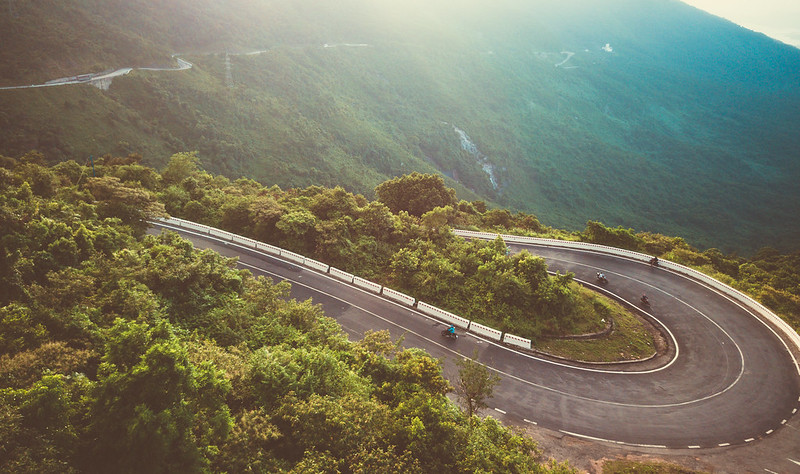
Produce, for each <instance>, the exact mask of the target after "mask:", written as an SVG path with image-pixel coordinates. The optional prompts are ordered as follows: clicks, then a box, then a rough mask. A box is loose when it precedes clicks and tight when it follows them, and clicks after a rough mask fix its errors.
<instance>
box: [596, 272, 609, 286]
mask: <svg viewBox="0 0 800 474" xmlns="http://www.w3.org/2000/svg"><path fill="white" fill-rule="evenodd" d="M597 283H600V284H601V285H605V284H606V283H608V278H606V276H605V275H603V274H602V273H600V272H597Z"/></svg>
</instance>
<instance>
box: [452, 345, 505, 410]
mask: <svg viewBox="0 0 800 474" xmlns="http://www.w3.org/2000/svg"><path fill="white" fill-rule="evenodd" d="M477 358H478V353H477V351H476V352H474V353H473V354H472V357H471V358H469V359H467V358H464V359H461V360H459V361H458V362H456V364H457V365H458V368H459V370H458V380H456V387H455V388H456V395H458V399H459V401H461V403H462V405H463V406H464V408H465V409H466V414H467V416H468V417H472V415H474V414H476V413H477V412H478V410H480V409H482V408H486V407H487V406H488V405H487V404H486V400H488V399H489V398H492V397H493V396H494V387H495V386H496V385H497V384H498V383H500V376H499V375H497V374H494V373H492V372H491V371H490V370H489V369H488V368H487V367H486V366H485V365H483V364H481V363H480V362H478V361H477Z"/></svg>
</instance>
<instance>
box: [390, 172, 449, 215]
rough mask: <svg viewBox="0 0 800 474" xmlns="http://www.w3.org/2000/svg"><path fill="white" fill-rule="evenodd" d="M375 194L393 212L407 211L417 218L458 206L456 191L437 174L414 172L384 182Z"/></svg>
mask: <svg viewBox="0 0 800 474" xmlns="http://www.w3.org/2000/svg"><path fill="white" fill-rule="evenodd" d="M375 194H376V195H377V196H378V201H380V202H382V203H384V204H386V206H387V207H389V209H391V210H392V212H394V213H398V212H400V211H406V212H408V213H409V214H411V215H412V216H417V217H421V216H422V215H423V214H425V213H426V212H428V211H432V210H433V209H435V208H437V207H445V206H455V205H456V204H458V201H456V191H455V190H454V189H452V188H448V187H447V186H445V185H444V180H443V179H442V177H441V176H438V175H435V174H422V173H416V172H414V173H411V174H407V175H405V176H400V177H399V178H394V179H391V180H389V181H384V182H383V183H381V184H379V185H378V186H377V187H376V188H375Z"/></svg>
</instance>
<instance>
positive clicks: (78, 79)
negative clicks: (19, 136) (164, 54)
mask: <svg viewBox="0 0 800 474" xmlns="http://www.w3.org/2000/svg"><path fill="white" fill-rule="evenodd" d="M173 57H174V58H175V60H176V61H177V63H178V65H177V66H176V67H138V68H132V67H124V68H120V69H117V70H115V71H106V72H98V73H88V74H79V75H77V76H69V77H62V78H59V79H53V80H51V81H47V82H45V83H44V84H30V85H22V86H7V87H0V90H12V89H36V88H40V87H55V86H67V85H70V84H91V85H93V86H95V87H97V88H99V89H103V90H107V89H108V87H109V86H110V85H111V81H112V80H113V79H114V78H115V77H119V76H124V75H126V74H128V73H130V72H131V71H133V70H134V69H138V70H140V71H183V70H185V69H190V68H191V67H192V63H190V62H189V61H186V60H184V59H181V58H179V57H177V56H174V55H173Z"/></svg>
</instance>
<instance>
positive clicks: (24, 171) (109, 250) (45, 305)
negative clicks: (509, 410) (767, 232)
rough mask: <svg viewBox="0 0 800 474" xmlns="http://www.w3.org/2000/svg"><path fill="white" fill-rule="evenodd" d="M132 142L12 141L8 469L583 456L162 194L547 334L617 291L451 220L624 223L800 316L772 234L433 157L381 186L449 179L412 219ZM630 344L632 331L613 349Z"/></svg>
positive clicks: (483, 376) (642, 240) (4, 271)
mask: <svg viewBox="0 0 800 474" xmlns="http://www.w3.org/2000/svg"><path fill="white" fill-rule="evenodd" d="M140 159H141V158H140V157H138V156H135V155H131V156H128V157H126V158H119V157H112V156H110V155H108V156H104V157H101V158H99V159H98V160H97V163H96V166H95V170H94V174H96V176H91V175H92V169H91V168H90V167H87V166H81V165H79V164H77V163H75V162H71V161H68V162H63V163H60V164H57V165H55V166H52V167H47V166H44V165H43V163H44V161H45V160H44V158H43V157H42V156H41V155H40V154H37V153H29V154H26V155H25V156H23V157H21V159H19V160H16V159H13V158H7V157H0V224H1V225H2V226H1V227H0V228H2V234H1V235H0V246H1V248H0V249H1V250H2V252H0V259H2V261H0V407H2V410H0V418H2V423H0V426H2V430H0V445H1V446H2V447H3V448H2V450H3V451H2V454H3V456H2V458H1V459H2V463H3V464H2V469H3V470H10V471H55V470H57V471H60V472H79V471H88V472H109V471H114V472H117V471H129V470H133V469H146V470H148V471H156V472H158V471H184V470H190V471H242V470H246V469H250V470H255V471H261V472H275V471H282V472H300V471H308V470H311V471H332V472H333V471H339V472H372V471H376V470H384V469H386V468H391V469H392V470H394V471H401V472H407V471H410V472H430V471H433V470H446V471H455V472H474V471H476V470H478V471H519V472H570V468H569V467H568V466H566V465H559V464H554V463H548V464H547V465H542V464H540V455H539V451H538V450H537V449H536V446H535V443H533V441H531V440H530V439H529V438H526V437H524V436H523V435H521V434H518V433H515V432H513V431H511V430H509V429H506V428H503V427H501V426H500V425H499V424H498V422H497V421H495V420H493V419H491V418H488V419H479V418H477V417H475V416H473V415H472V414H474V413H475V411H476V410H477V409H479V408H480V407H481V406H482V405H481V403H482V400H484V399H485V398H486V397H488V396H490V395H491V389H492V387H493V386H494V384H495V383H496V379H495V378H493V377H492V376H491V375H490V374H487V373H486V372H485V371H482V370H481V367H480V366H479V365H477V363H475V362H474V361H464V362H463V363H462V374H461V375H462V377H461V380H462V382H463V383H461V389H460V390H461V391H462V393H465V394H467V393H468V394H469V395H468V396H469V399H470V400H472V402H471V403H468V404H467V406H466V409H467V413H466V414H465V413H462V412H461V411H459V410H458V409H457V408H455V406H454V405H453V404H452V403H451V402H450V401H449V400H448V399H447V397H446V394H447V393H448V392H450V391H451V390H452V387H451V386H450V384H449V383H448V382H447V381H446V380H445V379H444V378H443V377H442V372H441V362H440V361H437V360H434V359H432V358H431V357H430V356H429V355H427V354H425V353H424V352H422V351H419V350H416V349H404V348H403V347H401V346H400V344H399V343H397V342H393V341H391V340H389V338H388V335H387V334H386V333H370V334H367V335H366V336H365V338H364V339H363V340H362V341H357V342H349V341H348V340H347V338H346V337H345V335H344V334H343V333H342V331H341V329H340V328H339V326H338V325H337V324H336V322H335V321H333V320H331V319H329V318H326V317H325V316H324V315H323V314H322V312H321V310H320V307H318V306H315V305H313V304H312V303H311V302H310V301H303V302H298V301H294V300H288V285H287V284H285V283H281V284H273V283H271V282H270V281H268V280H265V279H263V278H254V277H253V276H252V275H251V274H250V273H249V272H246V271H242V270H236V269H235V261H234V260H233V259H226V258H223V257H221V256H219V255H218V254H215V253H213V252H210V251H197V250H196V249H194V248H193V247H192V245H191V244H190V243H188V242H186V241H184V240H182V239H180V238H179V237H178V236H176V235H175V234H164V235H161V236H158V237H154V236H149V235H145V232H144V231H145V229H146V219H148V218H151V217H154V216H159V215H164V214H165V212H169V213H173V214H175V215H179V216H184V217H188V218H192V219H196V220H200V221H205V222H208V223H211V224H213V225H219V226H222V227H225V228H228V229H230V230H234V231H237V232H242V233H245V234H249V235H253V236H255V237H257V238H261V239H262V240H266V241H269V242H272V243H275V244H278V245H281V246H285V247H288V248H290V249H292V250H296V251H301V252H304V253H308V254H309V255H313V256H315V257H317V258H321V259H330V260H331V261H332V263H336V264H337V265H340V266H341V267H343V268H345V269H347V270H350V271H354V272H358V273H361V274H364V275H365V276H368V277H370V278H374V279H378V280H380V281H382V282H386V283H392V284H395V285H400V288H401V289H405V290H407V291H409V292H411V293H413V294H424V295H425V296H426V298H438V300H431V301H433V302H435V303H439V304H443V305H445V307H448V308H452V309H455V310H463V311H464V313H465V314H468V315H469V316H470V317H472V318H475V319H477V318H479V317H483V318H486V319H484V321H486V322H487V323H490V324H495V323H496V324H497V325H500V326H503V325H507V326H506V327H512V328H514V329H515V330H517V329H519V330H524V329H526V328H528V329H529V330H530V331H532V332H534V334H539V335H542V336H544V335H547V334H561V333H565V332H570V331H584V330H587V328H594V327H596V320H597V318H598V317H603V318H605V317H606V316H608V315H609V313H608V311H610V310H609V309H608V308H607V307H606V306H605V305H606V303H604V302H603V300H600V299H597V298H587V296H586V294H585V293H584V292H581V291H576V290H575V289H574V287H573V285H574V284H573V283H572V282H571V275H556V276H554V277H548V276H547V274H546V266H545V265H544V262H543V260H542V259H540V258H538V257H535V256H532V255H530V254H527V253H524V252H523V253H521V254H517V255H512V256H509V255H507V254H506V247H505V244H504V243H503V241H502V240H500V239H497V240H494V241H491V242H465V241H463V240H461V239H457V238H454V237H453V236H452V234H451V233H450V232H449V228H450V227H451V226H455V225H458V226H465V227H473V228H484V229H492V230H495V231H500V232H504V233H526V234H536V235H548V236H561V237H565V238H572V239H584V240H594V241H599V242H605V243H608V242H607V241H609V240H613V241H614V242H620V243H623V244H624V245H626V246H628V247H631V248H636V249H638V250H645V251H649V252H651V253H657V254H659V255H662V256H665V257H669V258H671V259H674V260H678V261H681V262H683V263H687V264H691V265H694V266H697V267H698V268H701V269H704V270H705V271H708V272H712V273H715V274H717V275H718V276H719V277H720V278H723V279H725V280H726V281H728V282H729V283H731V284H733V285H736V286H739V287H741V288H743V289H745V290H748V291H750V292H751V293H753V294H755V295H756V296H757V297H761V298H762V300H763V301H764V302H765V303H766V304H768V305H772V306H773V307H774V308H776V309H777V310H779V311H782V314H783V315H784V317H787V319H788V320H790V321H793V322H795V324H796V321H797V314H798V311H797V307H798V306H797V300H798V285H797V282H798V274H800V271H798V269H797V264H798V258H797V256H796V255H781V254H779V253H777V252H776V251H773V250H769V249H765V250H762V251H760V252H759V253H758V254H757V256H756V257H755V258H754V259H752V260H745V259H743V258H741V257H735V256H726V255H724V254H722V253H721V252H719V251H718V250H713V249H712V250H708V251H705V252H699V251H698V250H697V249H694V248H692V247H690V246H689V245H687V244H686V243H685V242H684V241H683V240H682V239H679V238H671V237H666V236H662V235H653V234H636V233H634V232H633V231H631V230H629V229H624V228H607V227H605V226H604V225H602V224H600V223H596V222H590V223H589V224H588V225H587V230H586V231H585V232H583V233H566V232H564V231H559V230H556V229H551V228H547V227H544V226H542V225H541V224H540V223H539V222H538V220H537V219H536V218H535V217H534V216H531V215H526V214H521V213H516V214H512V213H511V212H509V211H505V210H489V209H487V208H486V206H485V204H484V203H482V202H477V201H476V202H471V203H470V202H466V201H458V202H455V200H454V198H453V193H452V191H451V190H448V189H447V188H446V187H445V186H444V182H443V180H441V178H436V177H433V176H430V175H418V174H417V175H413V174H412V175H408V176H405V177H402V178H400V179H399V183H400V184H405V185H401V186H397V187H395V191H391V190H389V191H386V192H388V194H385V193H384V191H382V192H381V197H382V199H387V201H389V200H391V199H392V193H393V192H400V191H402V190H404V189H414V188H415V186H418V185H420V183H423V182H424V183H426V185H425V186H422V187H420V188H419V189H420V190H421V192H428V193H431V195H437V196H449V198H447V199H448V200H447V203H446V205H445V206H444V207H433V206H434V205H436V204H442V203H441V202H433V201H431V202H429V205H428V207H427V208H426V207H424V206H423V207H420V208H418V213H419V214H421V216H419V217H417V216H412V215H410V214H409V213H408V212H407V210H406V209H399V210H398V211H397V212H396V213H395V212H392V211H391V210H389V208H388V206H387V205H386V204H384V203H382V202H380V201H369V200H367V199H366V198H364V197H363V196H360V195H353V194H350V193H348V192H346V191H344V190H343V189H341V188H334V189H330V188H321V187H308V188H305V189H289V190H286V191H283V190H281V189H279V188H277V187H272V188H264V187H262V186H261V185H259V184H258V183H256V182H255V181H252V180H248V179H240V180H237V181H236V182H231V181H230V180H229V179H227V178H224V177H221V176H214V175H211V174H209V173H206V172H204V171H202V170H200V168H199V167H198V159H197V156H196V155H195V154H193V153H179V154H176V155H174V156H173V157H172V159H171V160H170V161H169V163H168V165H167V166H166V167H165V168H164V170H163V172H162V173H159V172H157V171H155V170H153V169H152V168H148V167H145V166H142V165H141V164H139V161H140ZM387 189H390V188H389V187H387V188H384V190H387ZM398 190H399V191H398ZM396 202H399V201H396ZM415 205H418V204H415ZM401 207H402V206H401ZM323 257H324V258H323ZM437 282H445V283H446V284H441V283H437ZM464 288H468V289H470V292H471V293H463V291H464ZM453 295H455V297H454V296H453ZM512 296H513V297H512ZM515 301H516V302H518V301H523V302H524V304H525V305H527V309H524V310H523V308H522V307H520V306H517V305H515ZM448 305H450V306H448ZM459 305H462V306H459ZM776 305H777V306H776ZM493 307H500V308H502V309H503V312H502V313H496V312H495V311H492V310H491V308H493ZM587 308H592V309H591V310H590V309H587ZM495 314H503V319H502V320H498V319H497V318H496V317H494V319H491V318H492V317H493V316H494V315H495ZM515 315H516V316H517V317H518V318H519V319H513V318H512V316H515ZM587 315H589V316H591V317H590V318H589V319H590V321H589V322H586V321H584V319H586V316H587ZM592 320H593V321H594V322H593V321H592ZM617 324H619V325H622V326H624V325H627V323H626V322H625V321H624V319H622V318H620V320H618V321H617ZM637 330H638V329H633V331H632V332H629V333H628V334H635V332H636V331H637ZM615 343H616V342H615V341H614V340H613V336H612V338H609V341H603V342H602V343H600V345H609V346H610V345H611V344H615ZM626 344H627V345H637V344H639V341H637V340H635V339H631V340H628V341H625V342H622V343H621V344H620V345H619V346H616V347H625V345H626ZM616 347H615V348H614V349H613V350H615V351H616V350H617V348H616ZM619 350H620V352H624V350H623V349H619ZM465 396H466V395H465ZM134 466H135V467H134Z"/></svg>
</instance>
